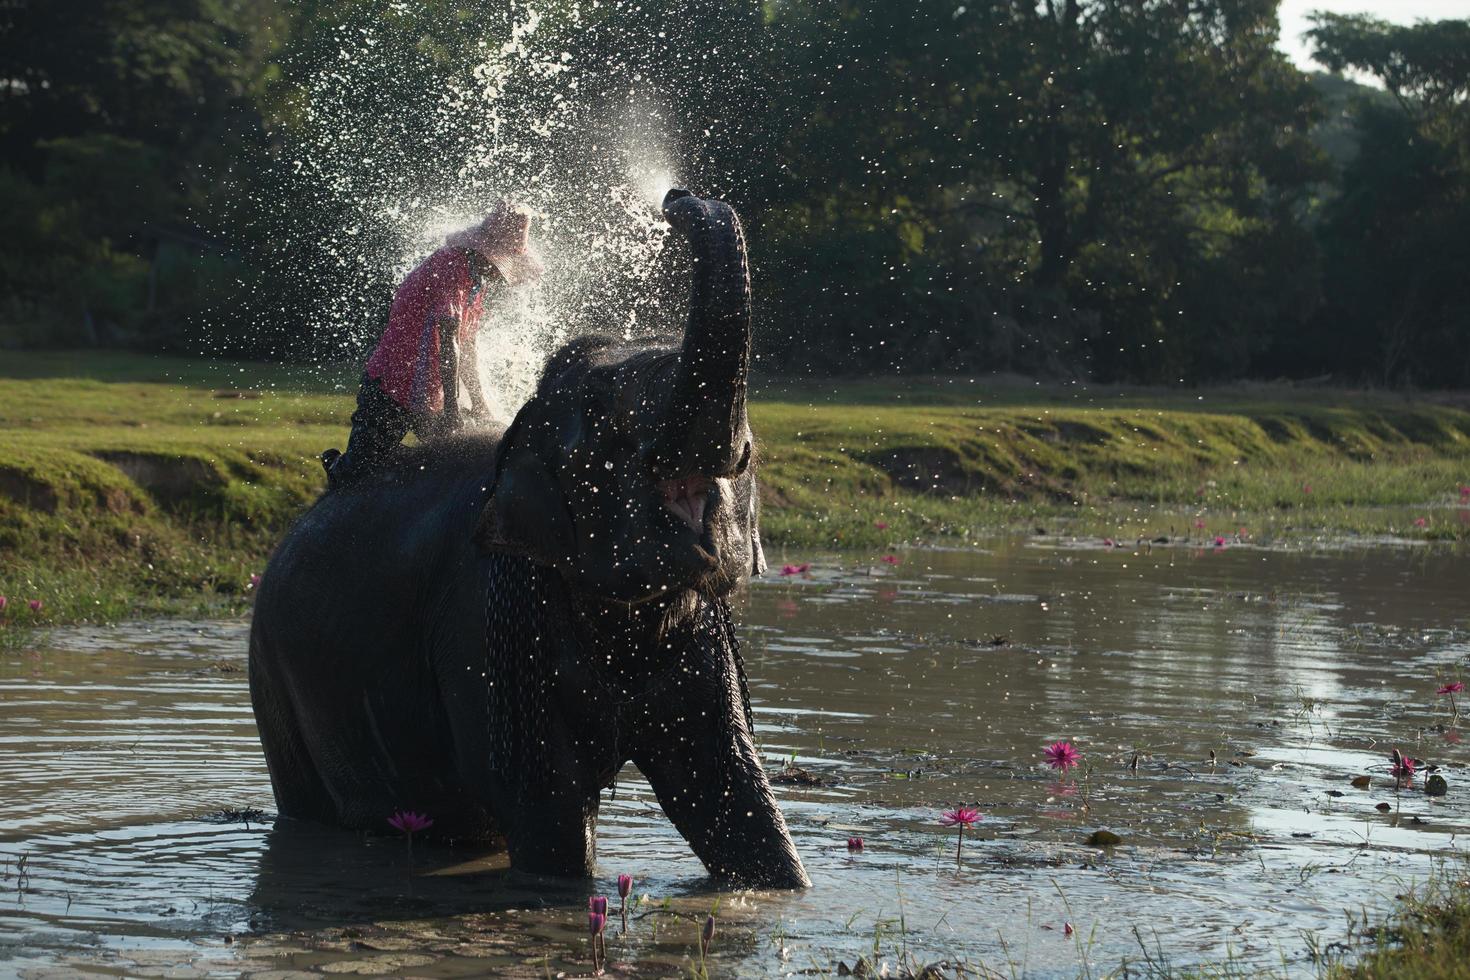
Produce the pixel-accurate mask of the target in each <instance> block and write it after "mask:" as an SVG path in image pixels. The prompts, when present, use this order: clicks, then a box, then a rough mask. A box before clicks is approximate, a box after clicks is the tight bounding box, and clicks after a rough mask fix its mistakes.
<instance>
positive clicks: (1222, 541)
mask: <svg viewBox="0 0 1470 980" xmlns="http://www.w3.org/2000/svg"><path fill="white" fill-rule="evenodd" d="M1215 547H1216V548H1223V547H1225V539H1224V538H1222V537H1220V536H1219V535H1218V534H1217V535H1215Z"/></svg>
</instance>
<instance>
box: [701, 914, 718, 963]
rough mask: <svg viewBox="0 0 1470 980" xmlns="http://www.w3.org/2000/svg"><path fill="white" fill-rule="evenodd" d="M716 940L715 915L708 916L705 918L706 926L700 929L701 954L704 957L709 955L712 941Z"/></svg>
mask: <svg viewBox="0 0 1470 980" xmlns="http://www.w3.org/2000/svg"><path fill="white" fill-rule="evenodd" d="M714 941H715V917H714V916H712V915H711V916H707V917H706V918H705V920H704V928H703V929H701V930H699V955H700V958H701V959H702V958H704V957H706V956H708V955H709V946H710V943H712V942H714Z"/></svg>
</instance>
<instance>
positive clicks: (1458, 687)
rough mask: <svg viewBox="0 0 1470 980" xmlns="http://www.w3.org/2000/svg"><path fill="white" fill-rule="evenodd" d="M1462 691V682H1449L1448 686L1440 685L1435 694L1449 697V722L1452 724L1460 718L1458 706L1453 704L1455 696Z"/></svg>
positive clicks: (1463, 688)
mask: <svg viewBox="0 0 1470 980" xmlns="http://www.w3.org/2000/svg"><path fill="white" fill-rule="evenodd" d="M1463 690H1465V682H1464V681H1450V682H1449V683H1448V684H1441V685H1440V686H1439V690H1438V691H1436V692H1435V693H1436V694H1442V695H1446V696H1448V697H1449V699H1450V720H1451V722H1453V721H1454V719H1456V718H1458V717H1460V706H1459V705H1458V704H1456V703H1455V695H1456V694H1459V693H1460V692H1461V691H1463Z"/></svg>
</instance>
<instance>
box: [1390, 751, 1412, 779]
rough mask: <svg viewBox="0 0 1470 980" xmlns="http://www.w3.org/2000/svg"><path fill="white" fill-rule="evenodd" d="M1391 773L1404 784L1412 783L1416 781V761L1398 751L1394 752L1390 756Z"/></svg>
mask: <svg viewBox="0 0 1470 980" xmlns="http://www.w3.org/2000/svg"><path fill="white" fill-rule="evenodd" d="M1389 772H1391V773H1393V776H1394V778H1395V779H1399V780H1402V781H1403V782H1406V783H1407V782H1412V781H1413V779H1414V760H1413V759H1411V758H1409V757H1408V756H1406V755H1404V754H1403V753H1402V752H1400V751H1399V750H1398V749H1394V750H1393V755H1391V756H1389Z"/></svg>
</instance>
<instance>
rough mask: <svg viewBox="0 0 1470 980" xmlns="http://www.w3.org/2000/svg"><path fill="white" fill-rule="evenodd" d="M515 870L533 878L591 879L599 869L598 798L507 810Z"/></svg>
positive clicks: (550, 800) (578, 796)
mask: <svg viewBox="0 0 1470 980" xmlns="http://www.w3.org/2000/svg"><path fill="white" fill-rule="evenodd" d="M505 810H507V811H509V812H506V813H504V816H503V817H502V819H503V820H504V822H505V824H506V827H505V831H506V834H505V836H506V843H507V846H508V848H509V850H510V864H511V867H512V868H514V869H515V870H517V871H524V872H528V873H530V874H543V875H556V876H558V877H565V878H587V877H591V875H592V871H593V867H594V866H595V865H596V863H597V794H595V793H594V794H593V795H592V796H591V797H590V798H588V797H587V796H586V795H585V794H583V793H581V792H577V793H575V794H571V793H568V794H566V795H563V794H561V793H556V794H555V795H547V796H541V797H539V798H535V797H533V798H531V799H528V800H525V801H523V802H519V803H516V804H512V805H511V806H509V807H506V808H505Z"/></svg>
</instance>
